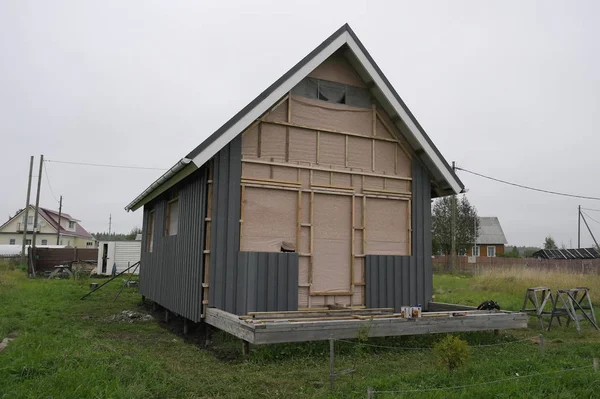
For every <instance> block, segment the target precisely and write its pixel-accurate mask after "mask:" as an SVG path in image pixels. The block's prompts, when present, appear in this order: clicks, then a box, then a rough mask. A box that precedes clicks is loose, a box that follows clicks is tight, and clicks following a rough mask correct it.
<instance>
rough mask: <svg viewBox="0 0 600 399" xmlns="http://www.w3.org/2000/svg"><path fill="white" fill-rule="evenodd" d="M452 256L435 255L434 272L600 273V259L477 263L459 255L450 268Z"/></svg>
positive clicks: (515, 259)
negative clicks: (534, 271)
mask: <svg viewBox="0 0 600 399" xmlns="http://www.w3.org/2000/svg"><path fill="white" fill-rule="evenodd" d="M450 258H451V257H450V256H448V255H444V256H434V257H433V259H432V261H433V271H434V273H447V272H450V271H452V272H453V273H466V274H477V273H480V272H482V271H484V270H488V271H489V270H494V269H498V270H500V269H506V268H529V269H537V270H541V271H556V272H561V273H572V274H591V275H600V259H534V258H500V257H496V258H487V257H482V258H479V257H478V258H476V263H469V258H468V257H467V256H457V257H456V266H455V267H454V269H453V270H450Z"/></svg>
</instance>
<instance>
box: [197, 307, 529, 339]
mask: <svg viewBox="0 0 600 399" xmlns="http://www.w3.org/2000/svg"><path fill="white" fill-rule="evenodd" d="M264 313H268V312H264ZM264 313H263V315H265V316H266V314H264ZM273 313H277V312H273ZM452 314H453V312H452V311H449V312H427V313H424V314H423V317H421V318H418V319H405V318H401V317H398V316H397V315H395V314H390V315H389V317H385V315H377V317H373V318H370V317H368V316H366V315H361V314H357V315H356V316H358V318H357V317H352V316H353V315H352V314H351V313H343V314H339V315H337V317H336V316H330V317H322V318H315V317H304V318H296V319H290V320H286V319H277V318H271V319H264V320H248V319H244V318H242V317H240V316H236V315H233V314H231V313H227V312H224V311H222V310H219V309H214V308H209V309H208V310H207V315H206V322H207V323H208V324H210V325H213V326H214V327H217V328H219V329H221V330H224V331H226V332H228V333H230V334H232V335H234V336H236V337H238V338H241V339H243V340H245V341H247V342H250V343H253V344H275V343H283V342H304V341H321V340H327V339H329V338H337V339H353V338H356V337H357V336H358V332H359V330H360V329H361V328H364V327H363V326H368V328H369V336H370V337H386V336H401V335H420V334H436V333H452V332H466V331H485V330H505V329H516V328H526V327H527V315H526V314H524V313H517V312H505V311H504V312H495V311H491V312H488V311H477V310H475V311H473V310H468V311H459V312H455V313H454V314H457V316H452ZM459 314H460V315H459ZM365 316H366V317H365Z"/></svg>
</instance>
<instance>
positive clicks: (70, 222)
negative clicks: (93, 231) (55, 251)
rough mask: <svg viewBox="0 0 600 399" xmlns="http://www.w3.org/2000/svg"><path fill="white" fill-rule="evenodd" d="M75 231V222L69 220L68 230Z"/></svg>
mask: <svg viewBox="0 0 600 399" xmlns="http://www.w3.org/2000/svg"><path fill="white" fill-rule="evenodd" d="M74 229H75V222H74V221H72V220H69V230H74Z"/></svg>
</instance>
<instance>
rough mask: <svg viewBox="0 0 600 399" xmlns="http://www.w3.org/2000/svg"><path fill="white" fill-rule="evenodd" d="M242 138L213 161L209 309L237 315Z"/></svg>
mask: <svg viewBox="0 0 600 399" xmlns="http://www.w3.org/2000/svg"><path fill="white" fill-rule="evenodd" d="M241 143H242V140H241V136H238V137H237V138H235V139H234V140H233V141H231V142H230V143H229V144H228V145H227V146H225V147H224V148H223V149H222V150H221V151H219V153H217V155H215V157H214V158H213V196H212V215H211V218H212V223H211V227H212V230H211V236H210V238H211V248H210V253H211V256H210V282H209V290H208V292H209V301H208V302H209V306H210V307H215V308H219V309H222V310H225V311H227V312H231V313H235V312H236V307H235V302H236V292H237V288H238V284H237V282H238V279H237V269H238V259H237V258H238V252H239V248H240V183H241V175H242V161H241V156H242V149H241Z"/></svg>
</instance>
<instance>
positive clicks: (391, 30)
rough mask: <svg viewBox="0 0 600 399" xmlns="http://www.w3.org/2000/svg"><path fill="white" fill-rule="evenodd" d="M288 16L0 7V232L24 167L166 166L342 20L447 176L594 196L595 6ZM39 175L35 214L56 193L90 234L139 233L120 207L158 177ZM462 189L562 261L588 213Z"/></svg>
mask: <svg viewBox="0 0 600 399" xmlns="http://www.w3.org/2000/svg"><path fill="white" fill-rule="evenodd" d="M205 3H206V4H205ZM287 3H288V2H283V1H272V2H266V1H261V2H256V1H252V2H248V1H240V2H232V1H219V2H200V1H168V2H167V1H147V0H145V1H121V0H119V1H107V0H104V1H93V2H92V1H80V0H73V1H58V0H54V1H52V2H48V1H37V2H29V1H24V0H14V1H11V0H3V1H1V2H0V54H1V55H0V134H1V137H2V143H3V144H2V146H1V148H2V156H1V157H0V176H1V182H2V196H1V197H0V217H1V219H0V220H1V221H2V222H3V221H5V219H6V218H8V215H9V214H14V212H15V211H16V210H17V209H18V208H21V207H23V205H24V203H25V195H26V186H27V168H28V164H29V156H30V155H36V166H35V168H34V169H35V170H36V172H35V173H34V174H35V175H37V161H38V156H39V154H44V156H45V157H46V158H47V159H49V160H56V161H74V162H91V163H102V164H116V165H135V166H144V167H155V168H169V167H171V166H172V165H173V164H174V163H175V162H176V161H177V160H179V159H180V158H181V157H182V156H184V155H185V154H187V153H188V152H189V151H190V150H191V149H192V148H193V147H195V146H196V145H197V144H199V143H200V142H201V141H202V140H203V139H204V138H205V137H207V136H208V135H209V134H210V133H212V132H213V131H214V130H216V129H217V128H218V127H219V126H220V125H222V124H223V123H225V122H226V121H227V120H228V119H229V118H230V117H231V116H233V114H235V113H236V112H237V111H238V110H239V109H241V108H242V107H243V106H244V105H246V104H247V103H248V102H250V101H251V100H252V99H253V98H254V97H255V96H256V95H257V94H258V93H260V92H261V91H262V90H264V89H265V88H266V87H267V86H268V85H270V84H271V83H272V82H273V81H274V80H275V79H277V78H278V77H279V76H280V75H282V74H283V73H284V72H285V71H287V70H288V69H289V68H291V67H292V66H293V65H294V64H295V63H296V62H298V61H299V60H300V59H301V58H302V57H304V56H305V55H306V54H307V53H308V52H310V51H311V50H312V49H313V48H314V47H316V46H317V45H318V44H319V43H320V42H321V41H323V40H324V39H325V38H326V37H327V36H329V35H330V34H331V33H333V32H334V31H335V30H336V29H338V28H339V27H340V26H341V25H342V24H343V23H345V22H348V23H349V24H350V26H351V27H352V28H353V29H354V31H355V32H356V34H357V35H358V37H359V38H360V39H361V41H362V42H363V44H364V45H365V46H366V48H367V49H368V50H369V52H370V53H371V55H372V56H373V58H374V59H375V61H376V62H377V63H378V65H379V66H380V67H381V69H382V70H383V71H384V73H385V74H386V76H387V77H388V79H389V80H390V81H391V82H392V85H394V87H395V88H396V90H397V91H398V93H399V94H400V96H401V97H402V98H403V99H404V101H405V102H406V103H407V105H408V106H409V108H410V109H411V110H412V112H413V113H414V114H415V116H416V117H417V119H418V120H419V122H420V123H421V124H422V125H423V126H424V128H425V130H426V131H427V132H428V134H429V136H430V137H431V139H432V140H433V142H434V143H435V144H436V146H437V147H438V148H439V149H440V151H441V153H442V154H443V155H444V157H445V158H446V159H447V160H448V162H451V161H453V160H454V161H456V162H457V165H458V166H462V167H464V168H466V169H471V170H473V171H477V172H479V173H483V174H487V175H491V176H494V177H498V178H501V179H505V180H510V181H514V182H517V183H521V184H526V185H531V186H535V187H540V188H545V189H549V190H557V191H564V192H569V193H576V194H583V195H588V196H597V197H600V185H598V175H599V172H600V166H599V165H600V163H599V161H598V153H599V150H600V135H599V133H600V129H599V128H600V112H599V111H600V101H599V97H600V44H599V43H600V40H599V38H600V24H598V21H599V17H600V2H598V1H560V2H559V1H548V0H544V1H527V2H523V1H496V2H491V1H485V2H484V1H479V0H474V1H452V2H450V1H430V2H414V1H410V2H409V1H389V2H382V1H379V2H375V1H369V2H368V3H367V2H366V1H365V2H358V1H339V2H334V1H301V2H300V1H299V2H296V3H297V5H296V6H291V5H288V4H287ZM425 3H427V4H425ZM46 166H47V171H48V177H49V181H50V185H51V186H52V191H53V192H54V195H53V193H52V191H51V189H50V187H49V185H48V180H47V179H46V178H44V180H43V183H42V190H41V201H40V203H41V205H42V206H45V207H49V208H55V209H57V208H58V203H57V201H56V200H55V198H54V196H56V197H58V195H60V194H62V195H63V197H64V208H63V209H64V211H65V212H67V213H70V214H71V215H72V216H73V217H76V218H78V219H80V220H82V224H83V226H84V227H86V228H87V229H88V230H89V231H92V232H95V231H99V230H100V231H102V230H107V229H108V218H109V214H112V220H113V230H115V231H117V232H127V231H129V230H130V229H131V228H132V227H134V226H140V225H141V212H140V211H138V212H135V213H129V214H128V213H126V212H125V211H124V210H123V207H124V206H125V205H127V204H128V203H129V202H130V201H131V200H132V199H133V198H134V197H135V196H137V194H139V193H140V192H141V191H142V190H143V189H145V188H146V187H147V186H148V185H149V184H150V183H152V182H153V181H154V180H155V179H156V178H157V177H158V176H159V175H160V174H161V173H162V172H161V171H158V170H134V169H110V168H99V167H90V166H76V165H67V164H59V163H51V162H50V163H47V165H46ZM459 176H460V178H461V179H462V181H463V182H464V183H465V185H466V186H467V188H468V189H469V194H468V196H469V198H470V200H471V202H472V203H473V204H474V205H475V206H476V207H477V209H478V211H479V215H480V216H498V217H499V218H500V221H501V224H502V226H503V228H504V232H505V234H506V236H507V238H508V241H509V243H511V244H517V245H540V244H541V243H542V241H543V239H544V237H545V236H546V235H548V234H552V235H553V236H554V237H555V239H556V241H557V243H558V244H559V245H560V244H561V243H564V244H565V245H566V246H569V244H570V242H572V244H573V245H574V246H575V245H576V241H577V205H579V204H581V205H583V206H585V207H587V208H596V209H600V201H585V200H577V199H568V198H561V197H556V196H550V195H546V194H541V193H534V192H528V191H523V190H521V189H518V188H512V187H508V186H504V185H501V184H498V183H494V182H490V181H486V180H483V179H481V178H479V177H475V176H471V175H467V174H465V173H460V174H459ZM31 202H32V203H33V202H34V197H33V196H32V200H31ZM588 214H589V215H590V216H591V217H593V218H595V219H596V220H598V221H600V212H591V211H589V212H588ZM589 223H590V227H591V228H592V229H593V231H595V232H596V235H598V236H600V223H596V222H594V221H591V220H590V222H589ZM582 244H583V245H585V246H589V245H591V244H592V241H591V238H590V236H589V234H588V233H587V232H584V233H582Z"/></svg>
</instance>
